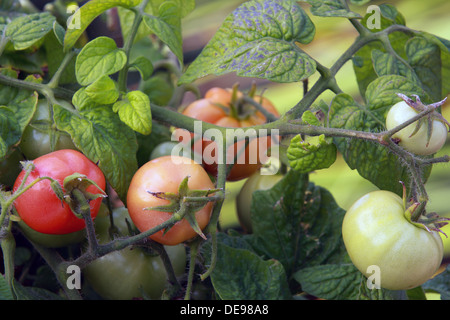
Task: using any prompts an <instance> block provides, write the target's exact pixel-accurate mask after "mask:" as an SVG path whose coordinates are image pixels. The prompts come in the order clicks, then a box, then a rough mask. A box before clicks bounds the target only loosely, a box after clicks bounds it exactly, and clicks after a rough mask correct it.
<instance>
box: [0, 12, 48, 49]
mask: <svg viewBox="0 0 450 320" xmlns="http://www.w3.org/2000/svg"><path fill="white" fill-rule="evenodd" d="M54 22H55V17H54V16H52V15H51V14H50V13H48V12H43V13H33V14H29V15H25V16H22V17H19V18H17V19H14V20H13V21H12V22H11V23H10V24H8V26H7V28H6V33H5V35H6V37H8V38H10V40H11V41H12V43H13V45H14V49H16V50H24V49H27V48H29V47H31V46H33V45H34V44H35V43H37V42H38V41H39V40H41V39H42V38H44V36H45V35H46V34H47V33H49V32H50V31H51V30H53V23H54Z"/></svg>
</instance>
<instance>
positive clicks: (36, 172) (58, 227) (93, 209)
mask: <svg viewBox="0 0 450 320" xmlns="http://www.w3.org/2000/svg"><path fill="white" fill-rule="evenodd" d="M33 164H34V169H33V170H32V171H31V172H29V175H28V176H26V171H25V170H22V172H21V173H20V174H19V176H18V177H17V179H16V182H15V183H14V189H15V190H17V189H18V188H19V186H20V185H21V184H22V182H24V183H25V185H28V184H30V183H32V182H33V181H34V180H35V179H37V178H39V177H44V176H48V177H51V178H52V179H54V180H55V181H57V182H58V183H59V184H60V185H61V186H62V185H63V181H64V179H65V178H66V177H68V176H70V175H72V174H74V173H80V174H83V175H85V176H87V177H88V178H89V179H91V180H93V181H94V182H95V183H96V184H97V186H98V187H99V188H101V189H102V190H103V189H104V188H105V186H106V183H105V177H104V175H103V173H102V172H101V171H100V169H99V168H98V167H97V166H96V165H95V163H93V162H92V161H91V160H89V159H88V158H86V157H85V156H84V155H83V154H82V153H80V152H78V151H75V150H70V149H67V150H58V151H54V152H51V153H49V154H46V155H43V156H41V157H39V158H37V159H35V160H34V161H33ZM97 186H94V185H91V186H89V187H88V188H87V191H88V192H91V193H99V190H98V188H97ZM101 202H102V201H101V198H97V199H94V200H92V201H90V203H89V206H90V214H91V216H92V217H93V218H95V216H96V215H97V213H98V210H99V208H100V205H101ZM14 206H15V208H16V210H17V212H18V214H19V216H20V218H21V219H22V220H23V221H24V223H26V224H27V225H28V226H29V227H30V228H32V229H33V230H35V231H38V232H41V233H46V234H55V235H62V234H67V233H72V232H76V231H79V230H81V229H83V228H84V227H85V222H84V220H83V219H80V218H79V217H77V216H76V215H75V214H74V213H73V212H72V209H71V208H70V206H69V205H68V204H67V203H63V202H62V201H61V200H60V199H59V198H58V197H57V195H56V194H55V193H54V192H53V190H52V187H51V182H50V181H48V180H42V181H39V182H38V183H36V184H35V185H34V186H33V187H32V188H30V189H28V190H27V191H25V192H24V193H23V194H22V195H20V196H19V197H18V198H17V199H16V201H15V203H14Z"/></svg>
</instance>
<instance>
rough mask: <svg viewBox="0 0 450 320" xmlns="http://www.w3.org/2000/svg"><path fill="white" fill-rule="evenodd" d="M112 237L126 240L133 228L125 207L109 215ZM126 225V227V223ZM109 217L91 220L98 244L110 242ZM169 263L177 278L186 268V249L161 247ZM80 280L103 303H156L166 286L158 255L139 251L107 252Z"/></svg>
mask: <svg viewBox="0 0 450 320" xmlns="http://www.w3.org/2000/svg"><path fill="white" fill-rule="evenodd" d="M112 215H113V219H114V226H115V227H116V228H117V235H116V236H129V235H130V233H129V229H128V227H129V225H130V226H131V228H134V225H133V223H132V221H131V219H130V217H129V215H128V210H127V209H126V208H125V207H119V208H115V209H114V210H113V212H112ZM127 222H128V223H127ZM109 227H110V217H109V216H106V217H98V218H97V219H95V230H96V233H97V236H98V241H99V243H101V244H104V243H107V242H108V241H110V240H111V238H110V235H109V231H108V230H109ZM165 249H166V251H167V254H168V255H169V258H170V260H171V262H172V267H173V269H174V272H175V275H177V276H180V275H182V274H183V273H184V271H185V267H186V249H185V248H184V245H183V244H180V245H177V246H169V247H165ZM83 275H84V279H85V280H86V282H87V283H89V285H90V286H91V287H92V288H93V289H94V291H95V292H97V293H98V294H99V295H100V296H101V297H103V298H104V299H110V300H131V299H140V298H150V299H159V298H161V295H162V293H163V291H164V289H165V286H166V284H167V273H166V269H165V267H164V263H163V262H162V260H161V258H160V257H159V256H158V255H154V254H149V253H148V252H145V251H144V250H143V249H141V248H133V247H127V248H124V249H122V250H119V251H113V252H110V253H108V254H106V255H104V256H102V257H100V258H98V259H96V260H94V261H93V262H91V263H90V264H89V265H87V266H86V267H85V268H84V269H83Z"/></svg>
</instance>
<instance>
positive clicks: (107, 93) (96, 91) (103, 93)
mask: <svg viewBox="0 0 450 320" xmlns="http://www.w3.org/2000/svg"><path fill="white" fill-rule="evenodd" d="M85 92H86V94H87V95H88V96H89V98H91V99H92V100H93V101H95V102H96V103H98V104H112V103H114V102H116V101H117V99H118V98H119V90H118V89H117V86H116V83H115V82H114V81H113V80H112V79H111V78H110V77H109V76H103V77H101V78H98V79H97V80H95V82H94V83H92V84H90V85H89V86H87V87H86V90H85Z"/></svg>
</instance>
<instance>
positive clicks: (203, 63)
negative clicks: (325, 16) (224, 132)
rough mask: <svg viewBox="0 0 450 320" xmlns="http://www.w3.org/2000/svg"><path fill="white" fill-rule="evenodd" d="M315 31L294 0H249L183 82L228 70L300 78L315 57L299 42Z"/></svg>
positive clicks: (309, 38)
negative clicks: (311, 56) (304, 49)
mask: <svg viewBox="0 0 450 320" xmlns="http://www.w3.org/2000/svg"><path fill="white" fill-rule="evenodd" d="M314 34H315V27H314V24H313V23H312V22H311V20H310V19H309V17H308V16H307V15H306V13H305V12H304V11H303V9H302V8H301V7H300V6H299V5H298V4H297V3H296V2H295V1H293V0H286V1H273V0H251V1H247V2H245V3H243V4H242V5H241V6H239V7H238V8H237V9H236V10H234V11H233V12H232V13H231V14H230V15H228V17H227V18H226V19H225V21H224V22H223V24H222V25H221V27H220V28H219V30H218V31H217V32H216V34H215V35H214V37H213V38H212V39H211V40H210V41H209V43H208V44H207V45H206V47H205V48H204V49H203V51H202V52H201V53H200V55H199V56H198V57H197V58H196V59H195V61H194V62H193V63H192V64H191V65H190V66H189V67H188V69H187V70H186V72H185V73H184V74H183V75H182V76H181V78H180V83H189V82H192V81H194V80H196V79H198V78H201V77H204V76H206V75H210V74H214V75H222V74H226V73H230V72H236V74H237V75H238V76H243V77H256V78H263V79H268V80H271V81H275V82H295V81H301V80H303V79H306V78H308V77H309V76H311V75H312V74H313V73H314V72H315V70H316V62H315V61H314V60H313V59H312V58H310V57H309V56H308V55H307V54H306V53H304V52H303V51H302V50H301V49H300V48H299V47H298V45H297V42H299V43H303V44H306V43H309V42H311V41H312V39H313V37H314Z"/></svg>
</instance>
